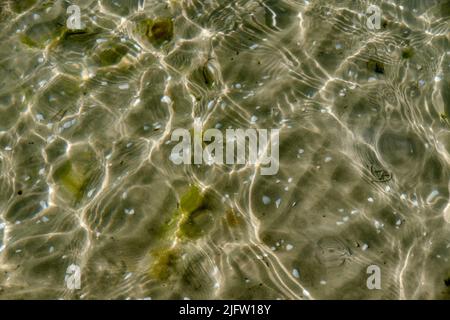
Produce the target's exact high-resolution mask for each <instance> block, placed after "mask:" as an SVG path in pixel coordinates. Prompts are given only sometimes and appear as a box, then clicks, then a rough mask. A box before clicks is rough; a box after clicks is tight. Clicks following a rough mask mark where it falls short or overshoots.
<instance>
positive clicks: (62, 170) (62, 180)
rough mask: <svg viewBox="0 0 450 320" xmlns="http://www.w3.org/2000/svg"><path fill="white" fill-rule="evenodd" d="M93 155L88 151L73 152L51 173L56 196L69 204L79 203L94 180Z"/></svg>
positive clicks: (94, 165) (94, 161)
mask: <svg viewBox="0 0 450 320" xmlns="http://www.w3.org/2000/svg"><path fill="white" fill-rule="evenodd" d="M96 164H97V161H96V158H95V153H94V152H93V151H92V150H90V149H82V150H76V151H74V152H73V153H72V154H71V156H70V158H69V159H66V160H64V161H63V162H61V163H60V165H59V166H58V167H57V168H56V169H55V170H54V172H53V180H54V182H55V184H56V188H57V191H58V194H60V195H61V197H62V198H63V199H64V200H66V201H68V202H69V203H71V204H76V203H78V202H80V201H81V200H82V199H83V197H84V195H85V194H86V191H87V188H88V186H89V185H90V183H91V182H92V181H93V180H94V178H95V173H96V171H95V168H96Z"/></svg>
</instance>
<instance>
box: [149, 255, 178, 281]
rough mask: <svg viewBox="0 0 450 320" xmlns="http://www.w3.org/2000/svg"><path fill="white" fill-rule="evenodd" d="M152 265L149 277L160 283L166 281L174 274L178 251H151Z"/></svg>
mask: <svg viewBox="0 0 450 320" xmlns="http://www.w3.org/2000/svg"><path fill="white" fill-rule="evenodd" d="M150 254H151V256H152V258H153V263H152V264H151V266H150V269H149V275H150V277H152V278H154V279H158V280H161V281H165V280H167V279H168V278H169V277H170V275H171V274H174V273H175V272H176V268H177V264H178V261H179V259H180V253H179V250H177V249H176V248H162V249H157V250H154V251H152V252H151V253H150Z"/></svg>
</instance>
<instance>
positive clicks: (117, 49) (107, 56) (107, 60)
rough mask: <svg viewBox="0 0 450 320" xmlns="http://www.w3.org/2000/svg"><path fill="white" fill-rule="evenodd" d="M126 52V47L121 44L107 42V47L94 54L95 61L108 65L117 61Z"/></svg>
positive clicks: (104, 65) (101, 64)
mask: <svg viewBox="0 0 450 320" xmlns="http://www.w3.org/2000/svg"><path fill="white" fill-rule="evenodd" d="M127 53H128V48H127V47H126V46H125V45H122V44H109V45H108V47H107V48H104V49H103V50H101V51H100V52H99V53H98V54H96V55H95V57H94V60H95V62H96V63H97V64H98V65H100V66H102V67H106V66H110V65H114V64H117V63H119V62H120V61H121V60H122V58H123V57H124V56H125V55H126V54H127Z"/></svg>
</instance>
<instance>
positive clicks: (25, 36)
mask: <svg viewBox="0 0 450 320" xmlns="http://www.w3.org/2000/svg"><path fill="white" fill-rule="evenodd" d="M63 33H64V26H63V25H61V24H58V23H56V22H44V23H40V24H36V25H34V26H32V27H30V28H28V29H27V30H26V31H25V32H24V33H22V34H21V35H20V36H19V40H20V42H22V43H23V44H24V45H26V46H28V47H32V48H38V49H43V48H45V47H46V46H47V45H52V44H53V43H55V42H56V41H58V39H59V37H60V36H61V35H62V34H63Z"/></svg>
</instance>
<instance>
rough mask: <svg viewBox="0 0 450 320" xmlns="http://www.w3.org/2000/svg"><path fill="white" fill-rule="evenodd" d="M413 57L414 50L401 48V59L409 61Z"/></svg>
mask: <svg viewBox="0 0 450 320" xmlns="http://www.w3.org/2000/svg"><path fill="white" fill-rule="evenodd" d="M413 55H414V49H413V48H411V47H407V48H403V50H402V58H403V59H410V58H412V56H413Z"/></svg>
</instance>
